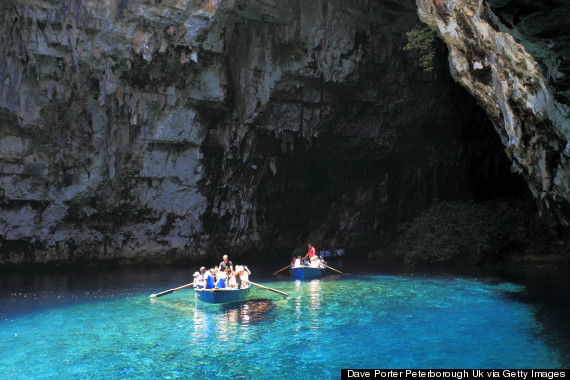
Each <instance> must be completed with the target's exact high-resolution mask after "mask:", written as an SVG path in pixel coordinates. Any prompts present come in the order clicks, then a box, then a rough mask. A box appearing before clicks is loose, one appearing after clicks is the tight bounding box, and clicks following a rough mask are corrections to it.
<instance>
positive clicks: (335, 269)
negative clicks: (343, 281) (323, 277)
mask: <svg viewBox="0 0 570 380" xmlns="http://www.w3.org/2000/svg"><path fill="white" fill-rule="evenodd" d="M323 265H324V266H325V267H327V268H329V269H332V270H334V271H335V272H338V273H340V274H349V273H343V272H341V271H339V270H336V269H334V268H331V267H329V266H328V265H327V264H323Z"/></svg>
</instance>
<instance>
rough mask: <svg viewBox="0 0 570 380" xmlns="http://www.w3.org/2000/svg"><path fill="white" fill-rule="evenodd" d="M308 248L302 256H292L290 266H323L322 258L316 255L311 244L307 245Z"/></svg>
mask: <svg viewBox="0 0 570 380" xmlns="http://www.w3.org/2000/svg"><path fill="white" fill-rule="evenodd" d="M307 247H308V248H309V250H308V251H307V254H306V255H305V256H304V257H301V256H297V258H295V257H293V258H292V260H291V267H293V268H300V267H311V268H324V267H325V265H324V264H325V261H324V260H323V258H322V256H319V255H317V253H316V250H315V247H313V246H312V245H311V244H308V246H307Z"/></svg>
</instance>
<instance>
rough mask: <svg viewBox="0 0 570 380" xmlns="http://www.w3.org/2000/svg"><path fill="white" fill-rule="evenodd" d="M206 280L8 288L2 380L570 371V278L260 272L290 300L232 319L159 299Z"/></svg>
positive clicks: (146, 275)
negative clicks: (298, 277) (5, 379)
mask: <svg viewBox="0 0 570 380" xmlns="http://www.w3.org/2000/svg"><path fill="white" fill-rule="evenodd" d="M336 265H337V266H339V268H341V269H342V268H343V266H342V263H338V264H336ZM193 269H194V268H188V269H186V268H183V269H175V270H174V269H172V268H170V269H166V268H164V269H156V270H142V269H130V270H116V271H104V272H74V273H56V274H15V275H4V276H3V277H2V280H1V284H0V285H2V291H1V293H0V350H1V351H2V352H3V353H9V354H4V355H2V356H1V357H0V376H14V377H16V378H37V377H44V378H46V377H47V378H49V377H53V378H62V377H63V378H105V379H114V378H189V377H196V376H197V377H198V378H230V377H231V378H235V377H237V378H263V379H264V378H273V377H276V376H278V377H284V378H295V379H298V378H309V379H313V378H340V369H341V368H567V367H569V365H570V361H569V358H570V354H569V353H570V344H569V339H570V338H568V337H569V336H570V334H569V330H568V326H567V325H568V324H567V323H566V322H565V321H566V320H567V316H568V315H569V314H568V313H569V312H570V308H569V305H568V302H569V301H568V300H569V298H570V297H568V296H569V292H568V289H569V286H568V285H569V284H570V282H569V281H568V276H567V272H563V274H562V275H560V276H556V275H552V273H551V272H548V273H541V272H540V271H533V272H524V271H523V272H521V271H518V272H517V271H507V272H497V271H478V272H477V273H467V274H457V273H445V272H440V273H427V272H419V273H418V272H415V273H412V272H408V271H402V272H398V271H387V270H373V269H370V268H369V267H367V269H366V270H363V268H362V267H358V268H348V269H350V270H351V273H352V274H351V275H345V276H341V275H336V274H333V273H334V272H331V275H329V276H327V277H325V278H324V279H322V280H313V281H305V282H301V281H294V280H291V279H290V278H289V277H287V276H282V277H278V278H275V277H267V276H263V275H262V274H263V273H270V272H271V269H268V268H262V267H259V268H252V269H253V272H254V274H253V275H252V280H253V281H256V280H257V281H256V282H259V283H261V284H263V285H266V286H269V287H272V288H276V289H279V290H281V291H284V292H287V293H289V297H283V296H281V295H279V294H276V293H273V292H270V291H267V290H263V289H259V288H255V289H253V290H252V295H253V297H252V299H250V300H248V301H244V302H239V303H232V304H225V305H210V304H205V303H202V302H200V301H197V300H195V298H194V294H193V291H192V290H191V289H184V290H180V291H178V292H176V293H172V294H169V295H165V296H163V297H160V298H157V299H151V298H149V295H150V294H151V293H157V292H159V291H162V290H166V289H169V288H173V287H177V286H180V285H183V284H186V283H188V282H190V279H189V274H191V273H192V272H193ZM273 269H274V268H273ZM353 269H354V270H353ZM556 273H558V272H556Z"/></svg>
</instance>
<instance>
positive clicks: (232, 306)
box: [221, 299, 277, 325]
mask: <svg viewBox="0 0 570 380" xmlns="http://www.w3.org/2000/svg"><path fill="white" fill-rule="evenodd" d="M276 308H277V306H276V305H275V303H273V301H272V300H270V299H253V300H245V301H240V302H231V303H227V304H223V305H221V310H222V313H223V315H224V316H226V317H227V318H231V319H235V320H236V321H237V322H238V323H240V324H244V325H254V324H258V323H260V322H264V321H266V320H268V319H269V318H270V317H271V314H272V312H273V311H274V310H275V309H276Z"/></svg>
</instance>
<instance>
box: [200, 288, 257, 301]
mask: <svg viewBox="0 0 570 380" xmlns="http://www.w3.org/2000/svg"><path fill="white" fill-rule="evenodd" d="M194 290H195V291H194V294H195V295H196V298H198V299H199V300H200V301H204V302H208V303H228V302H236V301H241V300H244V299H246V298H247V297H248V296H249V290H250V287H247V288H243V289H231V288H223V289H220V288H214V289H194Z"/></svg>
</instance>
